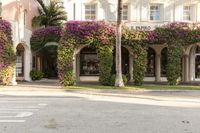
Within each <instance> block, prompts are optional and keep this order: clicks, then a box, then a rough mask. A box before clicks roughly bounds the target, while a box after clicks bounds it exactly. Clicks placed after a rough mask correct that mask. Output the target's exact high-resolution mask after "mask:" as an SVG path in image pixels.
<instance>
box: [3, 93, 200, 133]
mask: <svg viewBox="0 0 200 133" xmlns="http://www.w3.org/2000/svg"><path fill="white" fill-rule="evenodd" d="M14 93H16V95H14ZM23 93H24V94H23ZM29 93H30V94H31V93H32V94H33V95H29ZM40 93H42V95H41V96H37V95H39V94H40ZM11 94H12V95H11ZM22 94H23V95H22ZM199 125H200V100H199V99H198V98H179V97H155V96H154V97H151V98H150V97H119V96H105V95H91V94H80V93H73V92H72V93H70V92H64V91H58V92H56V91H50V92H38V91H35V92H33V91H32V92H28V91H27V92H20V93H17V92H13V93H11V92H10V93H7V94H5V93H0V133H200V126H199Z"/></svg>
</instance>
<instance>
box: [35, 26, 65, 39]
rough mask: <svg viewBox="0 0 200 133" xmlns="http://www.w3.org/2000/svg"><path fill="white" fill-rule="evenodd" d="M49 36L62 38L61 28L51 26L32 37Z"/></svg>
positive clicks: (37, 31)
mask: <svg viewBox="0 0 200 133" xmlns="http://www.w3.org/2000/svg"><path fill="white" fill-rule="evenodd" d="M49 34H53V35H55V36H61V28H60V27H57V26H49V27H46V28H41V29H38V30H36V31H34V32H33V35H32V37H35V38H37V37H47V36H48V35H49Z"/></svg>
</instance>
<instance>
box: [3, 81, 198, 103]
mask: <svg viewBox="0 0 200 133" xmlns="http://www.w3.org/2000/svg"><path fill="white" fill-rule="evenodd" d="M0 95H12V96H68V95H76V96H78V95H98V96H112V97H126V98H150V99H155V98H156V99H162V98H173V99H176V98H187V99H197V100H200V91H199V90H125V89H109V90H106V89H102V90H101V89H90V90H87V89H85V90H84V89H83V90H80V89H64V88H62V87H60V86H59V85H58V84H57V82H47V83H46V82H42V83H38V82H33V83H30V82H25V83H20V84H18V85H17V86H5V87H0Z"/></svg>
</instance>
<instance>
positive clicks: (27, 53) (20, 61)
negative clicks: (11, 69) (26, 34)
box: [15, 43, 31, 81]
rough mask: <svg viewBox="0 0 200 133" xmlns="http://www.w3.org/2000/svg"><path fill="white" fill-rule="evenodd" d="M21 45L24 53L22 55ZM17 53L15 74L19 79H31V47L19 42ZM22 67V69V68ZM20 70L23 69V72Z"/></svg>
mask: <svg viewBox="0 0 200 133" xmlns="http://www.w3.org/2000/svg"><path fill="white" fill-rule="evenodd" d="M20 47H21V48H22V47H23V55H22V56H20V54H22V53H18V52H20V51H19V50H20ZM15 49H16V54H18V55H19V56H17V60H16V70H15V75H16V77H17V80H25V81H30V80H31V79H30V75H29V73H30V70H31V50H30V47H29V46H28V45H27V44H26V43H19V44H18V45H16V48H15ZM20 69H22V70H20ZM20 71H22V74H19V73H20Z"/></svg>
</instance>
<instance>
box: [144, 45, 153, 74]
mask: <svg viewBox="0 0 200 133" xmlns="http://www.w3.org/2000/svg"><path fill="white" fill-rule="evenodd" d="M147 52H148V54H147V71H146V74H145V76H146V77H155V56H156V53H155V51H154V50H153V49H152V48H150V47H149V48H148V50H147Z"/></svg>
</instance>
